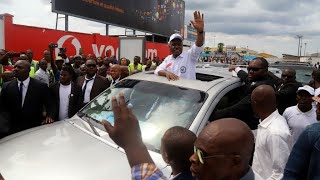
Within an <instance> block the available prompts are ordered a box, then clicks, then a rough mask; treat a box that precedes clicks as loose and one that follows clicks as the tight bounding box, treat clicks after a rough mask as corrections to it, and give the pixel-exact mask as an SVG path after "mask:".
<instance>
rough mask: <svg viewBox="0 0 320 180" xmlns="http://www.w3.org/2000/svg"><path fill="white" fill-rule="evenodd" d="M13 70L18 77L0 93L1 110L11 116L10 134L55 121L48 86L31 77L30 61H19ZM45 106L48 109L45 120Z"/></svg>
mask: <svg viewBox="0 0 320 180" xmlns="http://www.w3.org/2000/svg"><path fill="white" fill-rule="evenodd" d="M13 72H14V74H15V77H16V79H14V80H12V81H9V82H6V83H5V84H4V85H3V88H2V91H1V95H0V101H1V111H3V112H5V113H7V114H8V116H9V134H12V133H15V132H19V131H22V130H25V129H29V128H32V127H36V126H40V125H41V124H46V123H51V122H53V119H52V117H53V114H52V111H51V109H50V108H49V107H48V98H49V90H48V86H47V85H46V84H44V83H42V82H40V81H38V80H36V79H33V78H30V77H29V72H30V63H29V62H28V61H25V60H19V61H17V62H16V64H15V65H14V70H13ZM44 108H45V109H46V111H47V117H46V118H45V120H43V119H44V117H43V110H44Z"/></svg>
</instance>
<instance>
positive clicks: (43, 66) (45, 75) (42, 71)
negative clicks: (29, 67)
mask: <svg viewBox="0 0 320 180" xmlns="http://www.w3.org/2000/svg"><path fill="white" fill-rule="evenodd" d="M47 66H48V62H47V61H46V60H44V59H42V60H40V62H39V67H40V68H39V70H38V71H37V72H36V73H35V75H34V78H35V79H38V80H39V81H41V82H43V83H45V84H46V85H48V86H49V78H50V74H49V72H47Z"/></svg>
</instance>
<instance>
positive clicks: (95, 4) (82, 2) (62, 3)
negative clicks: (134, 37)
mask: <svg viewBox="0 0 320 180" xmlns="http://www.w3.org/2000/svg"><path fill="white" fill-rule="evenodd" d="M52 11H53V12H56V13H60V14H67V15H71V16H75V17H79V18H83V19H88V20H92V21H97V22H101V23H105V24H112V25H115V26H119V27H125V28H130V29H136V30H140V31H144V32H149V33H152V34H158V35H162V36H170V35H171V34H173V33H180V34H183V28H184V27H183V26H184V13H185V3H184V1H183V0H147V1H146V0H53V1H52Z"/></svg>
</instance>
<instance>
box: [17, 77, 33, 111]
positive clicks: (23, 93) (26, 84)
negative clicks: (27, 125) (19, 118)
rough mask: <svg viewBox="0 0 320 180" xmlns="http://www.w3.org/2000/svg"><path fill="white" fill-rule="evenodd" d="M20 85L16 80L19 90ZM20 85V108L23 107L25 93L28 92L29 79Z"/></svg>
mask: <svg viewBox="0 0 320 180" xmlns="http://www.w3.org/2000/svg"><path fill="white" fill-rule="evenodd" d="M20 83H21V81H19V80H18V89H20ZM22 83H23V88H22V104H21V107H23V104H24V99H25V98H26V94H27V91H28V87H29V83H30V77H28V78H27V79H26V80H24V81H23V82H22Z"/></svg>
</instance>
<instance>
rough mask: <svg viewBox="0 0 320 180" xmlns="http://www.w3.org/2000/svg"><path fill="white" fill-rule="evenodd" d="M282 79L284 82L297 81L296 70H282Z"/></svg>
mask: <svg viewBox="0 0 320 180" xmlns="http://www.w3.org/2000/svg"><path fill="white" fill-rule="evenodd" d="M281 79H282V80H283V81H284V82H287V81H290V80H294V79H296V70H294V69H292V68H286V69H284V70H282V74H281Z"/></svg>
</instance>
